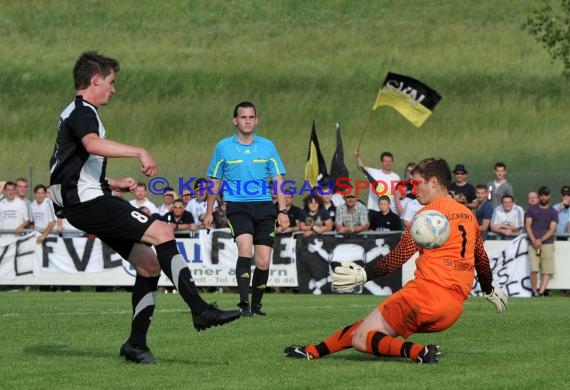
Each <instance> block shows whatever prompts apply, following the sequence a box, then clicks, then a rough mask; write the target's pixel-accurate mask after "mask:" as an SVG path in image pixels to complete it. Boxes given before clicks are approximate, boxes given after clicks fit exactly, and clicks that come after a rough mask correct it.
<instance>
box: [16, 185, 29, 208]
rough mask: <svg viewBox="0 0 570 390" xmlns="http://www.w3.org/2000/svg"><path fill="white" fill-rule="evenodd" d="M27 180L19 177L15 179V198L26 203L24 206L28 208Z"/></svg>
mask: <svg viewBox="0 0 570 390" xmlns="http://www.w3.org/2000/svg"><path fill="white" fill-rule="evenodd" d="M28 188H29V184H28V180H27V179H24V178H23V177H19V178H17V179H16V196H17V197H18V198H20V199H22V200H23V201H24V202H26V206H27V207H28V208H29V207H30V204H31V203H32V202H30V200H29V199H28Z"/></svg>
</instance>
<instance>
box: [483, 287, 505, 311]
mask: <svg viewBox="0 0 570 390" xmlns="http://www.w3.org/2000/svg"><path fill="white" fill-rule="evenodd" d="M485 299H486V300H488V301H489V302H491V303H492V304H493V305H495V308H496V309H497V313H504V312H506V311H507V304H508V302H507V301H508V299H509V296H508V295H507V293H505V291H503V289H502V288H501V287H500V286H499V284H498V283H497V282H493V291H491V293H490V294H485Z"/></svg>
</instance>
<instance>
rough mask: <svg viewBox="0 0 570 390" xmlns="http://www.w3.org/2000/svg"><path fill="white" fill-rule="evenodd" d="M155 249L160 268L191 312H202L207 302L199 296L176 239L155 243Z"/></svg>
mask: <svg viewBox="0 0 570 390" xmlns="http://www.w3.org/2000/svg"><path fill="white" fill-rule="evenodd" d="M155 249H156V256H157V257H158V262H159V263H160V268H162V271H163V272H164V273H165V274H166V276H168V279H170V280H171V281H172V283H173V284H174V287H175V288H176V289H177V290H178V292H179V293H180V296H181V297H182V299H184V301H185V302H186V304H187V305H188V306H189V307H190V310H191V311H192V313H196V314H200V313H202V312H203V311H204V310H205V309H206V307H207V306H208V304H207V303H206V302H205V301H204V300H203V299H202V297H200V293H199V292H198V289H197V288H196V285H195V284H194V279H192V273H191V272H190V269H189V268H188V265H187V264H186V262H185V261H184V259H183V258H182V255H181V254H180V252H178V248H177V247H176V241H175V240H170V241H167V242H164V243H162V244H160V245H156V246H155Z"/></svg>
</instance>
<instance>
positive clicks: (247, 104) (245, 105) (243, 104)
mask: <svg viewBox="0 0 570 390" xmlns="http://www.w3.org/2000/svg"><path fill="white" fill-rule="evenodd" d="M240 108H253V112H255V114H256V115H257V111H256V110H255V106H254V105H253V103H251V102H241V103H238V104H237V106H236V107H235V108H234V118H237V117H238V110H239V109H240Z"/></svg>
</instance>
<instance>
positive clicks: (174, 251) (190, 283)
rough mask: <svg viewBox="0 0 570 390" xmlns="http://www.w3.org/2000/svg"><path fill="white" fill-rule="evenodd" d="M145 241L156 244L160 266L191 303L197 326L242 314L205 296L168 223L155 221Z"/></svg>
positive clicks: (183, 297)
mask: <svg viewBox="0 0 570 390" xmlns="http://www.w3.org/2000/svg"><path fill="white" fill-rule="evenodd" d="M142 241H143V242H148V243H151V244H153V245H154V246H155V249H156V256H157V258H158V263H159V264H160V268H162V271H163V272H164V273H165V275H166V276H167V277H168V278H169V279H170V280H171V281H172V283H173V284H174V286H175V287H176V289H177V290H178V291H179V293H180V296H181V297H182V299H184V301H185V302H186V303H187V304H188V306H189V307H190V310H191V311H192V319H193V322H194V327H195V328H196V330H198V331H200V330H204V329H207V328H209V327H211V326H217V325H223V324H226V323H228V322H231V321H233V320H235V319H237V318H239V317H240V312H239V310H228V311H222V310H219V309H218V308H216V307H215V306H214V305H211V304H208V303H206V302H205V301H204V300H203V299H202V297H201V296H200V293H199V292H198V288H197V287H196V284H194V279H192V273H191V272H190V269H189V268H188V266H187V264H186V262H185V261H184V259H183V258H182V255H181V254H180V252H178V248H177V247H176V241H175V240H174V233H173V232H172V229H171V228H170V227H169V226H168V225H167V224H165V223H164V222H161V221H154V222H153V223H152V224H151V225H150V227H149V228H148V229H147V231H146V232H145V234H144V235H143V237H142Z"/></svg>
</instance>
